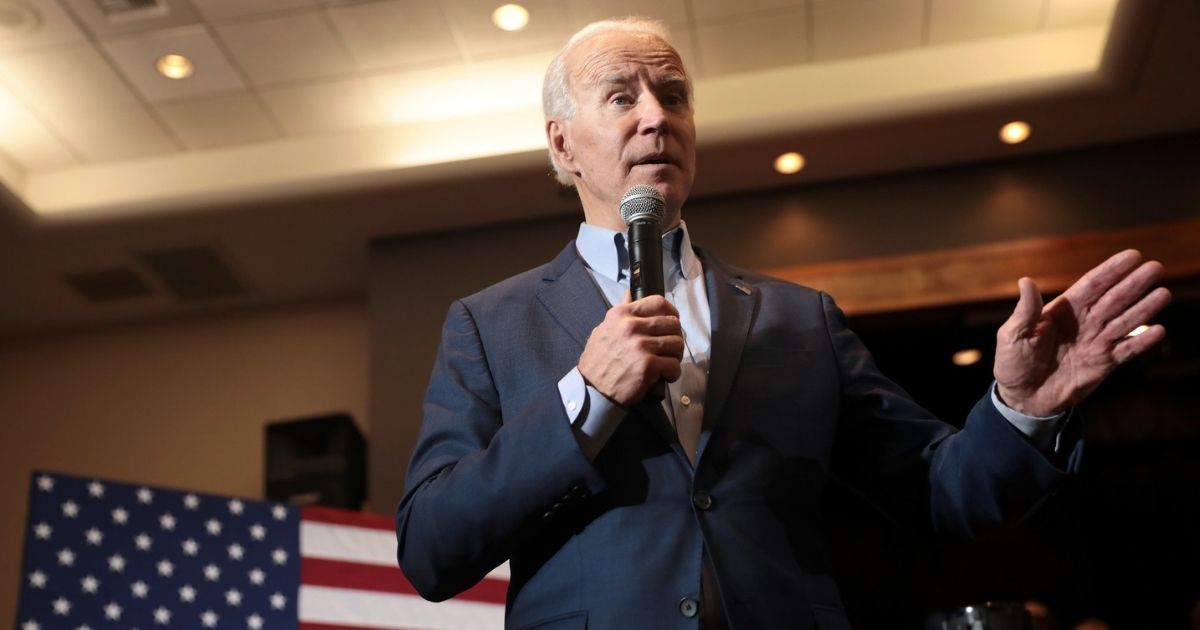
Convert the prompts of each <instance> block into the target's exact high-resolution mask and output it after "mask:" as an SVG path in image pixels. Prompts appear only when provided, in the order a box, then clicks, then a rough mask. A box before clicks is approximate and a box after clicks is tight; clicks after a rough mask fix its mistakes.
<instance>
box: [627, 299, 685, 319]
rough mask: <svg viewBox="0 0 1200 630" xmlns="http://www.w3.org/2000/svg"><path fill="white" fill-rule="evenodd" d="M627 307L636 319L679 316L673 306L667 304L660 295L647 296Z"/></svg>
mask: <svg viewBox="0 0 1200 630" xmlns="http://www.w3.org/2000/svg"><path fill="white" fill-rule="evenodd" d="M629 307H630V308H629V312H630V313H632V314H633V315H636V316H638V317H649V316H653V315H674V316H676V317H678V316H679V311H677V310H675V305H673V304H671V303H670V302H668V301H667V298H665V297H663V296H661V295H647V296H646V297H644V298H642V299H640V300H637V301H635V302H632V303H631V304H630V305H629Z"/></svg>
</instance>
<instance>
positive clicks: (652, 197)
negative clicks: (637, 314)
mask: <svg viewBox="0 0 1200 630" xmlns="http://www.w3.org/2000/svg"><path fill="white" fill-rule="evenodd" d="M666 209H667V202H666V200H664V199H663V196H662V194H661V193H659V192H658V191H657V190H655V189H654V187H653V186H646V185H644V184H641V185H638V186H633V187H632V188H630V189H629V190H627V191H625V194H624V195H621V218H622V219H624V220H625V225H627V226H629V234H628V235H627V236H626V243H628V245H629V292H630V294H631V295H632V296H633V299H635V300H640V299H642V298H644V297H646V296H648V295H663V294H664V293H665V292H666V291H665V282H664V280H663V248H662V220H663V215H665V214H666ZM666 389H667V385H666V383H665V382H664V381H661V380H660V381H659V382H657V383H655V384H654V385H652V386H650V389H649V391H647V392H646V400H648V401H654V402H659V401H661V400H662V399H663V398H664V397H665V396H666Z"/></svg>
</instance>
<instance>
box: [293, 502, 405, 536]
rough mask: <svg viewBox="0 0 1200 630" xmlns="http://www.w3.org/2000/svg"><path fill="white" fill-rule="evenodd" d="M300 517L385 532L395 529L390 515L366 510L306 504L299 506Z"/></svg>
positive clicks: (318, 521)
mask: <svg viewBox="0 0 1200 630" xmlns="http://www.w3.org/2000/svg"><path fill="white" fill-rule="evenodd" d="M300 518H302V519H304V520H306V521H314V522H317V523H329V524H330V525H349V526H350V527H365V528H367V529H382V530H383V531H385V532H394V531H396V523H395V521H393V520H392V518H391V517H390V516H380V515H379V514H368V513H366V512H349V511H347V510H339V509H336V508H327V507H318V506H313V505H308V506H305V507H302V508H300Z"/></svg>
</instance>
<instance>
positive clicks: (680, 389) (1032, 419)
mask: <svg viewBox="0 0 1200 630" xmlns="http://www.w3.org/2000/svg"><path fill="white" fill-rule="evenodd" d="M575 248H576V249H577V250H578V251H579V255H580V257H582V258H583V261H584V263H586V265H587V269H588V272H589V273H590V274H591V276H592V279H593V280H595V281H596V286H597V287H599V288H600V291H601V293H603V294H604V297H605V298H606V299H607V300H608V303H609V305H610V306H611V305H614V304H618V303H620V302H621V300H622V299H623V298H624V295H625V292H626V291H627V290H629V276H628V270H629V251H628V248H627V246H626V244H625V235H624V234H623V233H621V232H615V231H613V230H609V229H606V228H602V227H598V226H595V225H590V224H587V223H581V224H580V226H579V234H578V236H576V238H575ZM663 276H664V277H663V279H664V288H665V296H664V297H666V298H667V300H668V301H670V302H671V303H672V304H674V305H675V308H676V309H677V310H678V311H679V323H680V325H681V327H682V328H683V338H684V345H685V346H686V349H685V350H684V354H683V360H682V361H681V368H682V374H681V376H680V377H679V379H678V380H677V381H675V382H674V383H670V384H668V387H667V392H668V393H667V396H666V398H665V399H664V400H663V409H664V410H665V411H666V412H667V416H668V418H670V420H671V422H672V424H673V425H674V426H675V428H676V432H677V433H678V434H679V437H680V442H681V443H682V444H683V445H684V447H685V452H687V455H688V458H689V459H690V460H692V463H693V464H694V463H695V458H696V451H695V449H696V445H697V444H698V440H699V437H700V434H701V432H702V431H703V430H704V427H703V426H702V424H701V422H702V420H703V417H704V392H705V389H706V386H707V384H708V364H709V351H710V349H711V348H710V346H711V341H712V322H711V319H710V311H709V308H708V291H707V289H706V288H705V286H704V273H703V268H702V266H701V264H700V259H699V258H697V257H696V254H695V252H694V251H693V250H692V241H691V238H690V237H689V236H688V231H687V225H686V224H684V223H683V222H680V224H679V227H677V228H675V229H673V230H670V231H669V232H667V233H665V234H663ZM558 391H559V394H560V395H561V396H562V403H563V408H564V409H565V410H566V412H567V417H568V418H569V419H570V421H571V426H572V428H573V429H574V432H575V437H576V439H577V440H578V441H579V445H580V447H581V448H582V449H583V452H584V454H585V455H586V456H587V457H588V459H594V458H595V457H596V455H597V454H598V453H599V452H600V449H601V448H603V447H604V444H605V443H607V442H608V438H609V437H610V436H611V435H612V434H613V431H616V429H617V427H618V426H619V425H620V423H621V420H622V419H623V418H624V417H625V413H626V410H625V409H624V408H622V407H620V406H619V405H617V404H616V403H614V402H613V401H611V400H609V399H608V398H607V397H606V396H605V395H604V394H601V393H600V392H599V391H598V390H596V388H594V387H592V386H591V385H589V384H587V383H586V382H585V381H584V379H583V375H581V374H580V373H579V367H578V366H576V367H575V368H574V369H572V370H571V371H570V372H568V373H567V374H566V376H564V377H563V378H562V379H561V380H559V382H558ZM991 397H992V404H994V405H995V406H996V409H997V410H998V411H999V412H1000V414H1001V415H1003V416H1004V418H1005V419H1006V420H1008V421H1009V422H1010V423H1011V424H1012V425H1013V426H1014V427H1016V429H1017V430H1018V431H1020V432H1021V433H1023V434H1024V435H1025V436H1026V437H1027V438H1028V439H1029V441H1030V443H1032V444H1033V445H1034V446H1035V447H1036V448H1038V449H1039V450H1041V451H1042V452H1047V453H1048V452H1053V451H1056V450H1057V447H1058V439H1057V438H1058V435H1059V432H1060V429H1061V426H1062V423H1063V422H1062V421H1063V419H1064V418H1065V417H1066V416H1065V414H1059V415H1055V416H1049V417H1037V416H1027V415H1025V414H1023V413H1020V412H1019V411H1017V410H1015V409H1012V408H1010V407H1009V406H1008V405H1006V404H1004V402H1003V401H1002V400H1000V397H999V395H998V394H997V393H996V386H995V383H993V384H992V388H991Z"/></svg>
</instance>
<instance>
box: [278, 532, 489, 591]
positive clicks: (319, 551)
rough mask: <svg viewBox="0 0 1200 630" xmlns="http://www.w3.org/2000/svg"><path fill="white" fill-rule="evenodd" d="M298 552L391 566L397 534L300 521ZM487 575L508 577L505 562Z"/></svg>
mask: <svg viewBox="0 0 1200 630" xmlns="http://www.w3.org/2000/svg"><path fill="white" fill-rule="evenodd" d="M300 554H301V555H303V556H308V557H312V558H322V559H324V560H340V561H342V562H358V563H360V564H373V565H377V566H387V567H394V566H396V535H395V534H393V533H391V532H385V531H383V530H380V529H371V528H367V527H353V526H348V525H335V524H332V523H321V522H316V521H301V522H300ZM487 576H488V577H490V578H493V579H497V580H508V579H509V570H508V563H507V562H505V563H504V564H502V565H500V566H498V567H496V568H495V569H492V571H491V573H488V575H487Z"/></svg>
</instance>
